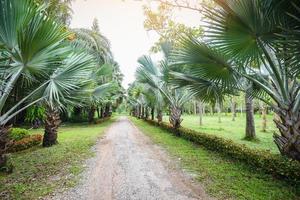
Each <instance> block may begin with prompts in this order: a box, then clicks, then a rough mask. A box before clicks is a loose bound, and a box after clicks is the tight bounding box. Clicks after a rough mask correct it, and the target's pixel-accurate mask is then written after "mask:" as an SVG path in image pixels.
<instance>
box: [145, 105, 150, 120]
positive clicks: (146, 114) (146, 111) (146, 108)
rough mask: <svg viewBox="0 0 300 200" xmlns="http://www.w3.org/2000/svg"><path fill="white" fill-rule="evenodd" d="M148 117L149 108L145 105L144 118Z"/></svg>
mask: <svg viewBox="0 0 300 200" xmlns="http://www.w3.org/2000/svg"><path fill="white" fill-rule="evenodd" d="M148 118H149V109H148V107H147V106H146V107H145V119H148Z"/></svg>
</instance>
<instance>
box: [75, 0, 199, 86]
mask: <svg viewBox="0 0 300 200" xmlns="http://www.w3.org/2000/svg"><path fill="white" fill-rule="evenodd" d="M142 5H143V3H142V2H139V1H134V0H126V1H122V0H76V1H75V2H74V3H73V5H72V9H73V11H74V14H73V19H72V23H71V27H72V28H90V27H91V26H92V22H93V19H94V18H97V19H98V21H99V26H100V31H101V33H102V34H104V35H105V36H106V37H107V38H108V39H109V40H110V42H111V45H112V52H113V54H114V57H115V60H116V61H117V62H118V63H119V65H120V68H121V71H122V73H123V74H124V80H123V87H125V88H127V87H128V84H129V83H132V82H133V81H134V79H135V78H134V73H135V70H136V67H137V66H138V64H137V59H138V58H139V57H140V56H142V55H144V54H149V49H150V47H151V46H152V45H153V43H154V42H155V41H156V40H157V37H158V36H157V35H156V34H155V33H154V32H151V33H150V32H147V31H146V30H145V29H144V26H143V22H144V19H145V17H144V13H143V8H142ZM178 13H179V14H178V16H177V20H178V21H181V22H184V23H185V24H188V25H191V26H192V25H196V24H199V23H200V22H199V15H198V14H197V13H195V12H190V11H183V10H181V11H179V12H178ZM156 57H157V56H156Z"/></svg>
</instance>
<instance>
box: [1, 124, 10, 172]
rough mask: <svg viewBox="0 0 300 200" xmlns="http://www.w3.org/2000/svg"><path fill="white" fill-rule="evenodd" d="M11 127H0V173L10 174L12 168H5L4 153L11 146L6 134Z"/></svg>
mask: <svg viewBox="0 0 300 200" xmlns="http://www.w3.org/2000/svg"><path fill="white" fill-rule="evenodd" d="M10 128H11V126H7V127H5V126H2V127H0V171H6V172H11V171H12V166H7V156H6V154H5V153H6V152H7V150H8V149H9V147H10V146H11V145H12V141H11V140H9V138H8V133H9V130H10Z"/></svg>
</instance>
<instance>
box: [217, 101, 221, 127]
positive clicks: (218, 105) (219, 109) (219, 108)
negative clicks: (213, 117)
mask: <svg viewBox="0 0 300 200" xmlns="http://www.w3.org/2000/svg"><path fill="white" fill-rule="evenodd" d="M217 110H218V123H221V122H222V119H221V114H222V113H221V112H222V109H221V104H220V103H218V104H217Z"/></svg>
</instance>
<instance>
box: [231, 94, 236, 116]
mask: <svg viewBox="0 0 300 200" xmlns="http://www.w3.org/2000/svg"><path fill="white" fill-rule="evenodd" d="M231 114H232V121H235V118H236V101H235V99H234V98H232V99H231Z"/></svg>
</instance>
